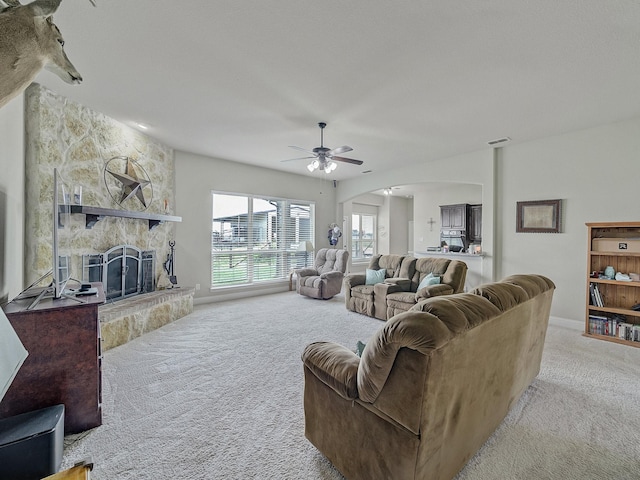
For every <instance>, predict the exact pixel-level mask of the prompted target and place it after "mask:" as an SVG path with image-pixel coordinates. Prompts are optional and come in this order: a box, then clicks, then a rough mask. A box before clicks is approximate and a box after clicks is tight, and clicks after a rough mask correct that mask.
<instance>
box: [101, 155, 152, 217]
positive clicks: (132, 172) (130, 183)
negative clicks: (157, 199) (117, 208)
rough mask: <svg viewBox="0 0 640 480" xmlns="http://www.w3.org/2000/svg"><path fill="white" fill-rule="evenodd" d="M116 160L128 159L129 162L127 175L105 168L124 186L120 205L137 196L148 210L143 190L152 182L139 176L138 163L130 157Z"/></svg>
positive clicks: (126, 170) (126, 169)
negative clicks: (136, 164)
mask: <svg viewBox="0 0 640 480" xmlns="http://www.w3.org/2000/svg"><path fill="white" fill-rule="evenodd" d="M115 158H120V159H122V160H124V159H125V158H126V161H127V164H126V168H125V173H118V172H113V171H111V170H109V169H108V168H106V167H105V171H106V172H108V173H109V174H110V175H111V176H112V177H113V178H115V179H116V180H117V181H118V182H120V183H121V184H122V191H121V192H120V200H119V201H118V203H119V204H121V205H122V204H123V203H124V202H125V201H127V200H129V199H130V198H133V197H134V196H135V197H137V198H138V200H140V203H142V205H143V206H144V208H147V200H146V199H145V197H144V190H143V189H144V187H146V186H147V185H150V184H151V181H150V180H146V179H144V178H141V177H140V175H138V172H137V171H136V168H135V166H134V164H135V163H136V162H134V161H132V160H131V159H130V158H129V157H115ZM112 160H114V159H112ZM143 170H144V169H143ZM145 173H146V172H145ZM147 178H148V177H147Z"/></svg>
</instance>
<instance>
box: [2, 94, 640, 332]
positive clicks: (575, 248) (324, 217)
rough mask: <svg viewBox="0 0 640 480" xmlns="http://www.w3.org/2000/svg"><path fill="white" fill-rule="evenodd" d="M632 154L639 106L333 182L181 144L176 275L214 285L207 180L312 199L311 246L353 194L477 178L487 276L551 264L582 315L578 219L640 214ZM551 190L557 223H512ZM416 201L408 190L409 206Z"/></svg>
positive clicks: (14, 277)
mask: <svg viewBox="0 0 640 480" xmlns="http://www.w3.org/2000/svg"><path fill="white" fill-rule="evenodd" d="M22 124H23V116H22V99H21V98H19V99H14V100H13V101H12V102H11V103H10V104H9V105H7V106H5V107H3V109H1V110H0V127H2V128H0V167H1V168H2V172H3V174H2V175H1V176H0V194H1V195H4V198H5V200H4V202H5V210H4V212H1V213H2V214H3V215H4V217H3V218H2V225H3V227H4V233H3V235H4V238H3V239H2V240H3V251H4V258H3V259H2V260H3V261H4V263H3V265H2V268H1V269H0V270H1V271H2V272H3V275H4V277H3V278H2V284H1V285H0V296H2V295H4V296H6V295H7V292H9V296H10V297H11V296H13V295H15V294H17V293H18V292H19V291H20V290H21V289H22V288H23V285H22V279H23V273H22V257H23V253H24V252H23V244H24V233H23V223H24V200H23V197H24V186H23V185H21V180H22V179H23V177H24V167H23V162H22V161H19V160H18V159H19V158H23V157H24V155H23V146H22V145H23V143H24V134H23V133H22ZM515 140H517V139H515ZM639 155H640V117H639V118H634V119H630V120H627V121H624V122H619V123H614V124H609V125H602V126H599V127H595V128H591V129H586V130H581V131H576V132H569V133H566V134H564V135H558V136H554V137H548V138H543V139H539V140H536V141H531V142H526V143H521V144H518V143H513V144H511V145H507V146H505V147H503V148H501V149H498V150H495V151H494V150H492V149H489V148H484V149H481V150H478V151H476V152H470V153H467V154H464V155H459V156H456V157H453V158H448V159H442V160H440V161H436V162H419V163H416V164H415V165H413V166H411V167H405V168H401V169H392V170H389V171H386V172H381V173H379V174H377V173H375V172H374V173H372V174H369V175H367V176H366V177H360V178H357V179H353V180H348V181H343V182H340V183H339V184H338V187H337V189H334V188H333V185H332V184H330V182H320V181H319V180H318V178H315V177H310V176H298V175H289V174H285V173H282V172H277V171H274V170H269V169H261V168H255V167H251V166H248V165H243V164H237V163H232V162H225V161H223V160H216V159H210V158H206V157H202V156H198V155H194V154H190V153H184V152H176V160H175V161H176V213H177V214H178V215H181V216H182V217H183V223H182V224H180V225H179V226H178V228H177V232H176V240H177V242H178V243H177V248H178V250H177V254H176V269H177V275H178V277H179V280H180V283H181V284H183V285H195V284H197V283H199V284H200V285H201V290H200V291H199V292H198V295H199V298H203V297H207V296H211V294H210V293H209V291H208V286H209V282H210V266H209V241H210V218H211V190H213V189H219V190H225V191H237V192H245V193H258V194H260V193H261V194H265V195H274V196H283V197H289V198H297V199H301V200H314V201H316V202H317V203H316V206H317V222H316V229H317V231H316V234H317V238H316V247H320V246H323V244H322V242H323V241H326V239H325V238H324V237H325V233H326V232H324V231H323V230H324V228H325V227H327V226H328V225H329V224H330V223H332V222H337V223H340V222H341V220H342V217H343V216H348V215H350V211H349V208H348V201H349V199H352V198H354V197H356V196H358V195H361V194H363V193H366V192H371V191H374V190H378V189H382V188H384V187H386V186H388V185H402V184H409V183H411V184H415V183H420V182H436V183H437V182H454V183H456V182H458V183H463V184H476V185H481V186H482V200H481V203H482V204H483V250H484V252H485V255H486V256H485V257H484V258H483V275H484V277H485V278H486V279H492V278H502V277H504V276H506V275H510V274H513V273H541V274H543V275H547V276H549V277H550V278H551V279H552V280H553V281H554V282H555V283H556V285H557V290H556V294H555V297H554V302H553V306H552V313H553V314H554V315H556V316H559V317H564V318H569V319H575V320H577V321H583V316H584V302H585V298H586V296H585V282H586V247H587V240H586V227H585V225H584V224H585V223H586V222H596V221H638V220H640V208H639V204H640V199H639V195H638V177H639V175H638V173H640V162H639V161H638V156H639ZM452 166H455V168H452ZM555 198H561V199H563V201H564V205H563V208H564V215H563V224H564V226H563V232H562V233H560V234H524V233H516V232H515V216H516V202H517V201H521V200H544V199H555ZM343 205H345V208H344V211H343ZM417 208H418V205H417V203H416V202H414V209H417ZM414 217H415V225H414V230H415V231H418V229H419V228H422V226H420V225H419V222H421V221H422V219H421V218H418V217H419V215H418V212H416V215H414ZM434 218H436V217H434ZM415 248H416V249H417V248H418V247H417V246H416V247H415ZM280 288H281V287H280ZM245 294H246V293H245Z"/></svg>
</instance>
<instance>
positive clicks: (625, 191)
mask: <svg viewBox="0 0 640 480" xmlns="http://www.w3.org/2000/svg"><path fill="white" fill-rule="evenodd" d="M639 156H640V118H635V119H631V120H628V121H624V122H618V123H614V124H609V125H603V126H599V127H595V128H590V129H586V130H580V131H576V132H570V133H567V134H564V135H558V136H554V137H548V138H542V139H539V140H536V141H531V142H526V143H521V144H516V143H514V144H512V145H507V146H505V147H503V148H501V149H497V150H495V151H491V150H479V151H477V152H472V153H469V154H467V155H461V156H458V157H455V158H451V159H443V160H442V161H440V162H433V163H428V164H427V163H425V164H416V165H415V166H413V167H411V168H404V169H397V170H395V171H393V172H391V173H390V172H384V174H382V173H381V174H375V173H372V174H370V175H369V176H367V178H366V179H358V180H352V181H345V182H341V184H340V185H339V187H338V202H343V201H347V200H348V199H349V198H351V197H354V196H357V195H358V194H361V193H363V192H368V191H373V190H377V189H379V188H383V187H384V186H386V185H389V184H395V185H401V184H409V183H411V184H414V183H418V182H419V181H420V179H423V180H424V181H425V182H428V181H430V182H461V183H475V184H479V185H481V186H482V204H483V212H482V213H483V250H484V252H485V254H486V257H485V258H483V276H484V280H485V281H488V280H490V279H492V278H495V279H499V278H503V277H505V276H507V275H511V274H515V273H539V274H543V275H546V276H548V277H549V278H551V279H552V280H553V281H554V282H555V283H556V286H557V289H556V292H555V296H554V301H553V306H552V314H553V315H555V316H559V317H564V318H568V319H574V320H576V321H580V322H582V321H584V313H585V306H584V303H585V298H586V293H585V283H586V274H587V271H586V248H587V238H586V234H587V230H586V227H585V223H586V222H598V221H638V220H640V194H639V193H638V192H639V188H638V178H640V175H639V174H640V159H639ZM452 165H455V166H456V167H455V169H453V168H451V166H452ZM556 198H561V199H563V209H564V213H563V224H564V226H563V231H562V233H560V234H529V233H516V231H515V229H516V226H515V223H516V202H518V201H523V200H545V199H556ZM414 210H415V211H416V215H414V222H415V225H414V230H415V231H416V232H417V231H418V230H419V229H420V228H422V227H421V226H420V225H419V223H420V221H421V220H422V219H421V218H419V214H418V210H419V205H418V202H417V201H414ZM435 218H436V217H435V216H434V219H435ZM414 249H415V250H418V249H419V247H418V246H417V245H416V246H415V247H414ZM490 268H493V272H491V271H490Z"/></svg>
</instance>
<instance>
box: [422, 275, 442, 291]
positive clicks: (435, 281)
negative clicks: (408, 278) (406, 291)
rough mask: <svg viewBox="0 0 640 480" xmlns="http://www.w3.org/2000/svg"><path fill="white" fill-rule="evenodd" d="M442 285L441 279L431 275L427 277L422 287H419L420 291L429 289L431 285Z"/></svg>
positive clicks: (423, 280)
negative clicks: (425, 288)
mask: <svg viewBox="0 0 640 480" xmlns="http://www.w3.org/2000/svg"><path fill="white" fill-rule="evenodd" d="M439 283H440V277H436V276H435V275H434V274H433V273H430V274H429V275H427V276H426V277H424V278H423V279H422V281H421V282H420V285H418V290H420V289H422V288H424V287H428V286H429V285H438V284H439Z"/></svg>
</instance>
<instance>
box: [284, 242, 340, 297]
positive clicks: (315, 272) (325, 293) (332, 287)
mask: <svg viewBox="0 0 640 480" xmlns="http://www.w3.org/2000/svg"><path fill="white" fill-rule="evenodd" d="M348 260H349V252H348V251H347V250H337V249H333V248H321V249H320V250H318V252H317V253H316V258H315V260H314V262H313V267H307V268H301V269H298V270H295V274H296V277H297V278H298V281H297V283H296V292H298V293H299V294H300V295H306V296H307V297H312V298H320V299H322V300H327V299H329V298H331V297H333V296H334V295H337V294H338V293H340V290H342V279H343V278H344V273H345V271H346V269H347V261H348Z"/></svg>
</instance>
